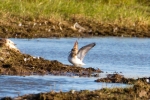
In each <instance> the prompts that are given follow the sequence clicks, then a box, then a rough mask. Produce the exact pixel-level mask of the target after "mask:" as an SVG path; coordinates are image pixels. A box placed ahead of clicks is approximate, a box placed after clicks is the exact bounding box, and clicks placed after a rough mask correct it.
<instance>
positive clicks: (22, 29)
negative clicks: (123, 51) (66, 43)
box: [0, 17, 150, 38]
mask: <svg viewBox="0 0 150 100" xmlns="http://www.w3.org/2000/svg"><path fill="white" fill-rule="evenodd" d="M120 23H121V22H120ZM0 26H1V27H0V37H8V38H10V37H11V38H42V37H43V38H50V37H58V38H60V37H93V36H117V37H150V26H149V25H144V24H142V23H140V22H135V23H132V24H131V25H126V24H125V23H124V24H123V25H117V24H115V23H103V22H95V21H92V20H87V19H83V18H76V17H73V18H70V19H69V20H63V21H56V20H54V19H43V18H41V19H31V18H21V17H19V18H16V17H15V18H12V19H7V20H6V21H0Z"/></svg>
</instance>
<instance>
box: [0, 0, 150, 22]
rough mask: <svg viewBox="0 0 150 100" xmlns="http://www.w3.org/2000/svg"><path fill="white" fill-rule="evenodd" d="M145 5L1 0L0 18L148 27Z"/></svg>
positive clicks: (131, 0) (127, 0)
mask: <svg viewBox="0 0 150 100" xmlns="http://www.w3.org/2000/svg"><path fill="white" fill-rule="evenodd" d="M147 3H148V0H147V2H146V0H141V2H140V0H122V1H118V0H1V1H0V16H1V18H8V17H12V16H24V17H30V18H41V17H42V18H54V19H56V20H64V19H65V20H66V19H69V18H71V17H82V18H86V19H92V20H95V21H102V22H112V23H118V24H125V23H126V24H132V23H134V22H136V21H139V22H142V23H143V24H148V23H149V22H150V17H149V15H150V13H149V6H148V4H147Z"/></svg>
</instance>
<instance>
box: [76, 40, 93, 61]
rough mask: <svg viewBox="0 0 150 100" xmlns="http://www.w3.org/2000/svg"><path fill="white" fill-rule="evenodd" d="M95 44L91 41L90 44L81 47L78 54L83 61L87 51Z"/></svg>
mask: <svg viewBox="0 0 150 100" xmlns="http://www.w3.org/2000/svg"><path fill="white" fill-rule="evenodd" d="M95 45H96V44H95V43H91V44H88V45H86V46H83V47H82V48H80V49H79V51H78V54H77V56H78V58H79V59H80V60H81V61H82V60H83V59H84V57H85V55H86V54H87V52H88V51H89V50H90V49H91V48H92V47H94V46H95Z"/></svg>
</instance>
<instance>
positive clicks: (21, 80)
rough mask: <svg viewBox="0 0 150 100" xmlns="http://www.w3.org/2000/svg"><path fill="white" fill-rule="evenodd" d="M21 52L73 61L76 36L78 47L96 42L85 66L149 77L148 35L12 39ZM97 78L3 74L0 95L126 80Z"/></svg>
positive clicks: (105, 85) (68, 88)
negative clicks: (108, 80)
mask: <svg viewBox="0 0 150 100" xmlns="http://www.w3.org/2000/svg"><path fill="white" fill-rule="evenodd" d="M11 40H12V41H13V42H14V43H15V44H17V45H16V46H17V47H18V48H19V49H20V51H21V52H22V53H26V54H30V55H33V56H41V57H43V58H45V59H49V60H58V61H60V62H62V63H64V64H70V63H69V62H68V60H67V56H68V54H69V51H70V50H71V48H72V47H73V44H74V42H75V41H76V40H78V42H79V48H80V47H82V46H84V45H86V44H88V43H91V42H95V43H96V46H95V47H94V48H92V49H91V50H90V51H89V52H88V54H87V55H86V56H85V59H84V63H85V64H86V65H85V66H84V67H94V68H100V69H101V70H102V71H104V73H103V74H100V77H102V76H103V75H104V74H106V73H114V72H122V74H123V75H125V77H133V78H137V77H144V76H147V77H149V72H150V61H149V59H150V52H149V50H150V39H148V38H115V37H106V38H83V39H77V38H61V39H43V38H42V39H41V38H39V39H30V40H28V39H11ZM96 79H97V78H84V77H76V78H74V77H67V76H26V77H20V76H0V98H1V97H4V96H12V97H14V96H18V95H24V94H29V93H39V92H48V91H52V90H55V91H60V90H61V91H70V90H71V89H74V90H83V89H84V90H85V89H88V90H95V89H100V88H102V87H116V86H120V87H125V86H126V85H124V84H110V83H107V84H105V83H96V82H94V80H96Z"/></svg>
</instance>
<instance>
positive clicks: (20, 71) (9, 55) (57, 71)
mask: <svg viewBox="0 0 150 100" xmlns="http://www.w3.org/2000/svg"><path fill="white" fill-rule="evenodd" d="M0 55H1V56H0V74H1V75H45V74H52V75H78V76H91V75H92V74H93V73H100V72H102V71H101V70H100V69H94V68H82V67H75V66H70V65H64V64H62V63H60V62H59V61H57V60H53V61H50V60H46V59H44V58H41V57H33V56H30V55H27V54H22V53H21V52H20V51H19V50H18V49H17V48H16V47H15V45H14V44H13V42H12V41H10V40H8V39H0Z"/></svg>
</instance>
